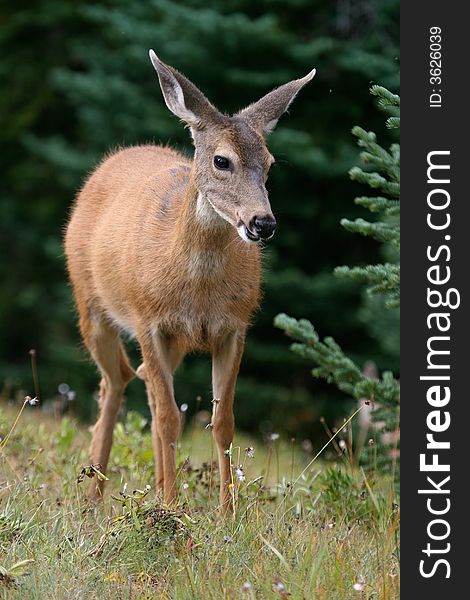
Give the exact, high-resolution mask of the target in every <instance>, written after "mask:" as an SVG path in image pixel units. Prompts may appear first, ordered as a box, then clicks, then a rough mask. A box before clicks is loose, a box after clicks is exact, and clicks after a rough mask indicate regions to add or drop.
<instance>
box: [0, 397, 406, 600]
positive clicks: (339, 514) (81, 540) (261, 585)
mask: <svg viewBox="0 0 470 600" xmlns="http://www.w3.org/2000/svg"><path fill="white" fill-rule="evenodd" d="M17 415H18V408H16V409H15V410H13V408H11V407H6V406H5V405H3V407H1V406H0V438H1V439H2V440H3V442H0V597H4V598H27V599H31V600H32V599H36V598H37V599H41V600H44V599H62V598H64V599H67V600H72V599H76V598H77V599H78V598H110V599H121V598H122V599H124V598H125V599H127V598H133V599H137V598H139V599H144V598H164V599H170V598H171V599H178V600H184V599H186V598H187V599H189V598H192V599H201V600H205V599H211V598H214V599H223V598H246V599H255V598H256V599H264V598H287V597H289V598H291V599H308V600H310V599H317V598H318V599H325V600H335V599H338V600H345V599H348V598H352V599H358V598H361V599H363V598H364V599H366V598H367V599H369V598H371V599H375V598H377V599H383V600H388V599H393V598H398V597H399V577H398V558H399V557H398V535H399V534H398V520H399V514H398V507H397V505H396V504H395V502H396V498H395V496H394V493H393V486H392V485H391V483H390V481H387V480H386V479H384V478H381V477H379V476H378V474H375V473H364V472H363V471H362V470H358V469H353V468H352V467H351V465H350V462H349V461H348V460H347V458H344V459H341V458H338V464H332V463H328V464H326V463H322V462H320V461H321V458H320V459H319V460H318V461H315V462H314V463H313V464H312V465H311V466H310V467H309V468H308V469H307V470H306V471H305V472H304V474H303V475H302V476H301V477H299V475H300V474H301V473H302V471H303V470H304V469H305V467H306V466H307V464H308V462H309V459H311V457H309V456H307V455H306V454H305V453H304V451H303V450H302V449H301V448H300V447H298V446H296V445H294V444H293V443H290V442H288V441H283V440H282V438H281V439H279V440H276V441H269V442H266V443H264V444H263V443H261V442H258V441H255V440H253V439H250V438H248V437H246V436H245V435H242V434H238V435H237V436H236V439H235V443H234V447H233V449H232V461H233V463H234V467H235V466H238V465H240V464H242V465H243V473H244V476H245V480H244V481H240V480H239V479H238V478H237V476H236V474H235V475H234V492H235V494H236V496H237V497H238V499H237V510H236V515H235V517H234V518H230V519H228V520H226V521H225V522H221V521H220V519H219V517H218V514H217V510H216V502H217V472H216V468H215V467H214V464H213V462H212V461H213V460H214V458H215V454H216V453H215V450H214V448H213V446H212V442H211V434H210V431H208V430H206V429H205V428H204V426H203V425H202V424H197V423H194V424H191V425H190V426H188V425H186V427H185V432H184V435H183V438H182V440H181V445H180V448H179V458H178V461H179V465H180V469H179V475H178V482H179V486H180V498H181V502H180V506H179V507H178V508H177V509H175V510H167V509H165V508H164V507H162V506H161V505H160V504H159V503H158V502H157V501H156V500H155V499H154V497H153V496H152V491H151V490H150V491H149V490H147V489H146V486H147V485H150V486H152V489H153V482H152V471H153V466H152V464H153V463H152V460H153V459H152V451H151V442H150V438H149V435H148V433H147V429H146V427H145V425H146V424H145V420H143V419H142V417H140V416H139V415H137V414H135V413H134V414H133V413H130V414H129V415H128V416H127V419H126V422H125V423H124V424H123V423H119V424H118V426H117V428H116V433H115V443H114V447H113V451H112V456H111V462H110V467H109V472H108V476H109V478H110V481H109V482H108V483H107V492H106V497H105V500H104V502H103V503H102V505H100V506H98V507H97V506H94V505H91V504H89V503H88V502H87V500H86V491H87V486H88V482H89V480H88V479H87V477H86V476H85V480H84V481H83V482H82V483H77V476H78V475H79V474H80V472H81V470H82V468H83V467H86V466H88V465H89V460H88V453H87V449H88V444H89V438H90V433H89V431H87V429H86V428H84V427H83V426H80V425H78V424H77V423H76V422H74V421H73V420H70V419H68V418H64V419H63V420H62V421H60V422H56V421H54V420H52V419H50V418H47V417H45V416H43V414H42V413H41V412H40V410H39V409H38V408H37V407H36V408H34V409H33V408H30V407H29V406H27V407H26V408H25V410H24V412H23V413H22V414H21V416H20V418H19V420H18V422H17V424H16V427H15V428H14V430H13V431H12V432H11V435H10V437H9V438H8V439H6V438H7V435H8V432H9V431H10V430H11V427H12V425H13V423H14V422H15V419H16V417H17ZM5 441H6V443H5ZM1 444H3V448H1ZM248 447H254V457H250V456H248V454H250V453H247V451H246V450H245V449H246V448H248ZM345 452H346V453H347V450H346V451H345ZM234 473H235V470H234ZM239 474H240V473H239ZM296 480H297V481H296ZM293 481H294V482H295V485H291V483H292V482H293ZM2 594H3V596H2Z"/></svg>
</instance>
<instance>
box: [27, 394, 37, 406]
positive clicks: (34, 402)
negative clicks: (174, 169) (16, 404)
mask: <svg viewBox="0 0 470 600" xmlns="http://www.w3.org/2000/svg"><path fill="white" fill-rule="evenodd" d="M24 401H25V402H27V403H28V404H30V405H31V406H36V404H37V403H38V402H39V399H38V398H37V397H36V396H35V397H34V398H31V396H25V399H24Z"/></svg>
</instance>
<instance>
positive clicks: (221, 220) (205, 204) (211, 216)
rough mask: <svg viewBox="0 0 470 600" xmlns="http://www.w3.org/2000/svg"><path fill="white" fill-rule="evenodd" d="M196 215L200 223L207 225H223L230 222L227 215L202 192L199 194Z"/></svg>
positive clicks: (213, 226)
mask: <svg viewBox="0 0 470 600" xmlns="http://www.w3.org/2000/svg"><path fill="white" fill-rule="evenodd" d="M196 216H197V218H198V220H199V222H200V223H202V224H203V225H205V226H207V227H212V228H215V227H223V226H225V225H227V223H230V222H229V221H228V220H227V219H226V217H225V216H224V215H223V214H222V213H221V212H220V211H218V210H217V209H216V207H215V206H214V205H213V204H212V202H211V201H210V200H208V199H207V198H205V197H204V196H203V195H202V194H201V192H199V193H198V195H197V200H196Z"/></svg>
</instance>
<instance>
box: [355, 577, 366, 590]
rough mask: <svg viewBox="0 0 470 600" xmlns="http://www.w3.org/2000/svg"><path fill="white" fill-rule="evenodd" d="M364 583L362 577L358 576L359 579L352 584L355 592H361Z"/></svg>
mask: <svg viewBox="0 0 470 600" xmlns="http://www.w3.org/2000/svg"><path fill="white" fill-rule="evenodd" d="M364 584H365V581H364V579H363V577H359V581H357V582H356V583H355V584H354V585H353V588H354V589H355V590H356V592H362V590H363V589H364Z"/></svg>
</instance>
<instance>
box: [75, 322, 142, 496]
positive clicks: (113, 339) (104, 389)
mask: <svg viewBox="0 0 470 600" xmlns="http://www.w3.org/2000/svg"><path fill="white" fill-rule="evenodd" d="M80 329H81V332H82V336H83V340H84V342H85V345H86V347H87V348H88V350H89V352H90V354H91V356H92V357H93V360H94V361H95V363H96V364H97V366H98V368H99V370H100V373H101V382H100V390H99V399H98V404H99V417H98V420H97V422H96V424H95V426H94V428H93V436H92V441H91V449H90V453H91V461H92V464H100V465H101V470H102V472H103V473H104V472H106V468H107V466H108V459H109V453H110V451H111V446H112V443H113V431H114V426H115V423H116V417H117V414H118V411H119V409H120V407H121V404H122V400H123V397H124V390H125V388H126V386H127V384H128V383H129V381H130V380H131V379H132V378H133V377H134V376H135V372H134V371H133V369H132V368H131V366H130V363H129V359H128V357H127V354H126V353H125V351H124V348H123V346H122V344H121V340H120V337H119V330H118V329H117V327H116V326H114V325H113V324H112V323H110V322H109V321H108V320H107V319H106V317H105V316H104V315H102V314H101V313H99V314H95V313H93V312H90V311H87V313H86V314H85V315H81V319H80ZM103 485H104V482H103V481H99V480H98V479H97V478H94V479H93V480H92V483H91V488H90V497H91V498H93V499H98V498H100V497H101V496H102V494H103Z"/></svg>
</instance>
